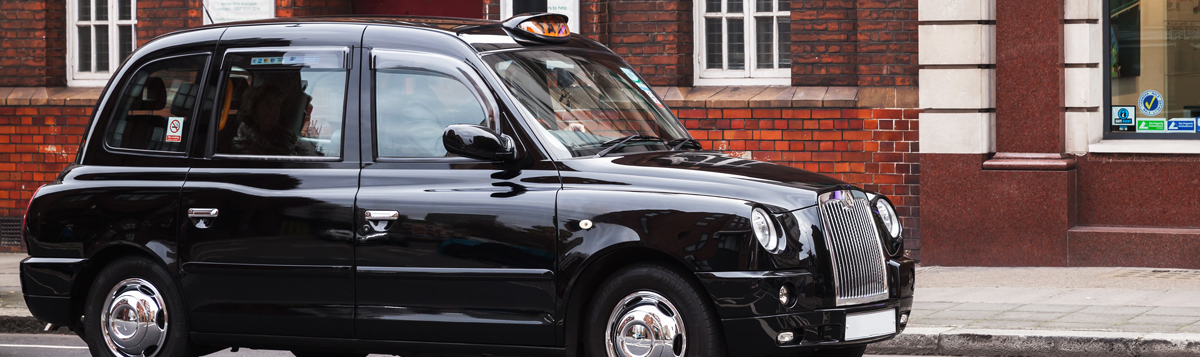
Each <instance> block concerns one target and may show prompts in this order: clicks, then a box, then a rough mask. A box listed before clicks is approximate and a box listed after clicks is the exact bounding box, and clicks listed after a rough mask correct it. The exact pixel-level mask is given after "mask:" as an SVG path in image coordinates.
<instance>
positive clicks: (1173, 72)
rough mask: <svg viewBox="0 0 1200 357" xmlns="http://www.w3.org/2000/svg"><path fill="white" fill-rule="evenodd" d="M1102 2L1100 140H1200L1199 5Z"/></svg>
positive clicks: (1129, 0) (1132, 0) (1123, 0)
mask: <svg viewBox="0 0 1200 357" xmlns="http://www.w3.org/2000/svg"><path fill="white" fill-rule="evenodd" d="M1107 3H1108V4H1109V7H1108V15H1109V16H1108V17H1107V19H1106V20H1105V21H1106V24H1107V25H1108V26H1107V29H1106V35H1107V36H1105V37H1106V38H1105V42H1106V44H1107V46H1106V48H1107V49H1108V52H1107V53H1106V55H1105V56H1104V58H1106V59H1107V61H1106V62H1107V64H1106V65H1105V66H1102V68H1106V69H1107V76H1108V78H1109V86H1108V90H1109V95H1110V97H1109V100H1110V102H1109V106H1108V108H1107V110H1105V119H1104V120H1105V125H1104V127H1105V134H1104V136H1105V138H1109V139H1197V138H1200V134H1197V132H1196V121H1197V117H1200V6H1197V4H1196V2H1194V1H1192V2H1186V1H1139V0H1109V1H1107Z"/></svg>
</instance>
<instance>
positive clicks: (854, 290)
mask: <svg viewBox="0 0 1200 357" xmlns="http://www.w3.org/2000/svg"><path fill="white" fill-rule="evenodd" d="M847 196H849V195H847ZM845 200H850V202H852V203H853V205H847V204H846V203H845V202H844V201H845ZM820 212H821V223H822V225H823V226H824V228H825V229H824V231H825V245H826V246H828V247H829V252H830V254H831V255H832V256H831V258H832V261H833V284H834V287H835V289H836V292H837V306H845V305H856V304H865V303H869V302H874V301H879V300H884V299H887V297H888V286H887V266H886V265H885V264H886V263H884V258H883V246H882V245H881V244H880V242H879V233H878V232H877V231H876V230H875V226H874V220H873V219H872V218H871V210H870V208H868V204H867V200H865V199H861V198H851V197H845V198H843V199H832V200H828V201H825V203H822V204H821V206H820Z"/></svg>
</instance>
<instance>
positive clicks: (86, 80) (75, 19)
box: [67, 0, 137, 87]
mask: <svg viewBox="0 0 1200 357" xmlns="http://www.w3.org/2000/svg"><path fill="white" fill-rule="evenodd" d="M84 1H91V2H92V6H91V9H92V16H91V18H92V19H95V18H96V16H95V15H96V3H97V2H101V1H104V2H108V20H103V21H80V20H79V11H78V8H79V0H67V86H70V87H102V86H104V85H105V84H106V83H108V78H109V77H111V76H112V73H113V72H114V71H116V70H117V69H119V68H120V66H121V61H122V60H123V58H121V41H120V26H121V25H130V26H133V31H132V32H133V39H132V41H133V43H134V48H137V0H84ZM122 1H128V2H129V3H130V4H129V6H130V12H131V13H130V17H132V19H131V20H121V19H120V18H118V16H119V15H120V10H121V8H120V3H121V2H122ZM80 25H88V26H108V27H109V30H108V63H109V64H108V69H109V71H108V72H80V71H79V68H78V67H79V65H78V64H79V49H78V48H79V47H78V46H79V26H80ZM91 36H92V42H91V43H92V44H93V45H95V43H96V31H92V32H91ZM97 52H98V51H95V50H93V51H92V59H93V66H95V63H94V62H95V61H94V59H95V57H96V54H97ZM93 68H94V67H93Z"/></svg>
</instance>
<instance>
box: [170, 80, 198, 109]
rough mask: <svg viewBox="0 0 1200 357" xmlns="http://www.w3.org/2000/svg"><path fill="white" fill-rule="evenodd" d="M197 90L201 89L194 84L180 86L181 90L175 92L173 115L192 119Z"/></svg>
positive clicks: (172, 101) (172, 102)
mask: <svg viewBox="0 0 1200 357" xmlns="http://www.w3.org/2000/svg"><path fill="white" fill-rule="evenodd" d="M197 89H200V86H198V85H194V84H192V83H183V84H180V85H179V90H178V91H176V92H175V98H173V99H172V100H171V115H173V116H177V117H191V116H192V109H193V108H195V107H196V90H197Z"/></svg>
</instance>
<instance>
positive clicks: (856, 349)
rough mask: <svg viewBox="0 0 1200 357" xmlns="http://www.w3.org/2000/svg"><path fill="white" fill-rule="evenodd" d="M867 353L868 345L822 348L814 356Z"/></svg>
mask: <svg viewBox="0 0 1200 357" xmlns="http://www.w3.org/2000/svg"><path fill="white" fill-rule="evenodd" d="M865 353H867V346H858V347H845V348H838V349H832V350H820V351H817V353H814V354H813V356H814V357H862V356H863V354H865Z"/></svg>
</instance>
